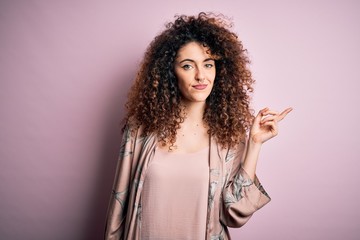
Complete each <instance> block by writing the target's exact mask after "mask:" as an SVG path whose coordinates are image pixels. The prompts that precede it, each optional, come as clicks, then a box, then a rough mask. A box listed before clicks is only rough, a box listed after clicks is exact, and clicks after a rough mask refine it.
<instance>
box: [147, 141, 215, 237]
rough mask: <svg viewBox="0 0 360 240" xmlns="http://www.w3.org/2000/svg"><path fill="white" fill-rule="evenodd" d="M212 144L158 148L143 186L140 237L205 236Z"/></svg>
mask: <svg viewBox="0 0 360 240" xmlns="http://www.w3.org/2000/svg"><path fill="white" fill-rule="evenodd" d="M208 188H209V148H208V147H207V148H205V149H202V150H200V151H198V152H195V153H171V152H166V151H164V150H161V149H157V150H156V151H155V155H154V158H153V160H152V161H151V162H150V165H149V167H148V170H147V172H146V177H145V181H144V185H143V190H142V198H141V202H142V213H141V239H142V240H162V239H164V240H165V239H166V240H168V239H179V240H180V239H181V240H190V239H191V240H199V239H205V231H206V216H207V202H208V199H207V198H208Z"/></svg>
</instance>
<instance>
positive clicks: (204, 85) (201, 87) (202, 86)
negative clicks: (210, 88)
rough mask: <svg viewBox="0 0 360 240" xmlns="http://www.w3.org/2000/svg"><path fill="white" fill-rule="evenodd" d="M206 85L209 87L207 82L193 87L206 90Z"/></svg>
mask: <svg viewBox="0 0 360 240" xmlns="http://www.w3.org/2000/svg"><path fill="white" fill-rule="evenodd" d="M206 87H207V84H197V85H193V88H195V89H196V90H204V89H205V88H206Z"/></svg>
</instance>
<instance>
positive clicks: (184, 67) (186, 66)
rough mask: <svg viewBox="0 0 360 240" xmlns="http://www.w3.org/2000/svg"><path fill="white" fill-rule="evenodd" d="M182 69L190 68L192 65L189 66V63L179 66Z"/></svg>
mask: <svg viewBox="0 0 360 240" xmlns="http://www.w3.org/2000/svg"><path fill="white" fill-rule="evenodd" d="M181 67H182V68H183V69H184V70H190V69H192V68H193V66H191V65H190V64H185V65H183V66H181Z"/></svg>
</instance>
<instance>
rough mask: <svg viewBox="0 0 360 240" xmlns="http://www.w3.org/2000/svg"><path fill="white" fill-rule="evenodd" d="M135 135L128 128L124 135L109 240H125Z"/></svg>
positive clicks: (107, 232) (108, 223)
mask: <svg viewBox="0 0 360 240" xmlns="http://www.w3.org/2000/svg"><path fill="white" fill-rule="evenodd" d="M133 135H134V134H133V133H132V131H131V129H129V127H126V128H125V130H124V133H123V139H122V144H121V148H120V154H119V159H118V163H117V167H116V174H115V180H114V185H113V190H112V194H111V198H110V203H109V208H108V213H107V220H106V227H105V239H107V240H110V239H123V235H124V227H125V219H126V212H127V202H128V198H129V190H130V189H129V186H130V181H131V168H132V157H133V148H134V141H135V139H134V137H133Z"/></svg>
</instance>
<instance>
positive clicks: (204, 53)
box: [177, 42, 211, 59]
mask: <svg viewBox="0 0 360 240" xmlns="http://www.w3.org/2000/svg"><path fill="white" fill-rule="evenodd" d="M209 57H211V54H210V49H209V48H208V47H205V46H204V45H203V44H202V43H198V42H189V43H187V44H185V45H184V46H182V47H181V48H180V49H179V50H178V52H177V58H191V59H198V58H199V59H200V58H209Z"/></svg>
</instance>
